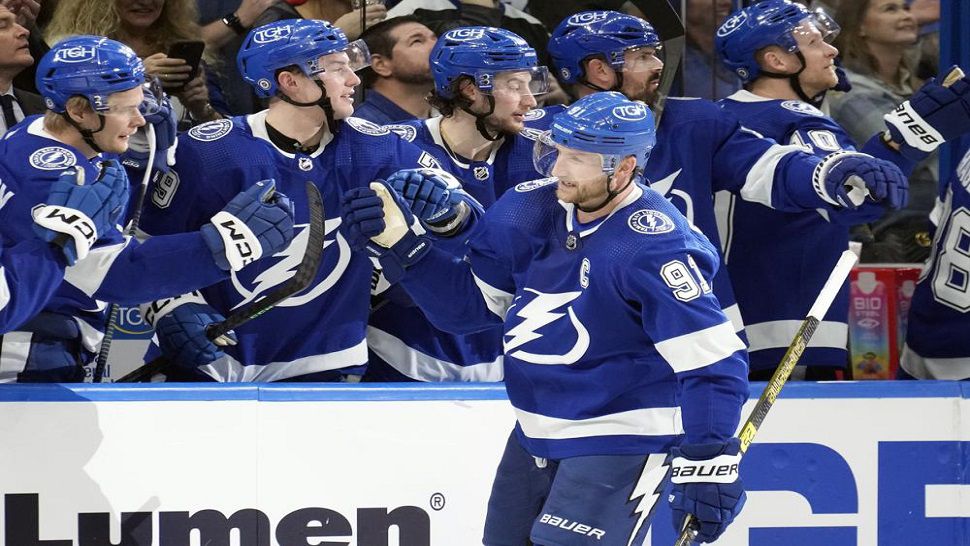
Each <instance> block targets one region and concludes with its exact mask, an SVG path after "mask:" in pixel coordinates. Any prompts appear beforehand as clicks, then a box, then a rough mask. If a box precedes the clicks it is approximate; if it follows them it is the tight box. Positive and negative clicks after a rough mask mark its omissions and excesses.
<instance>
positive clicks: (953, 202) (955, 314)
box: [900, 151, 970, 379]
mask: <svg viewBox="0 0 970 546" xmlns="http://www.w3.org/2000/svg"><path fill="white" fill-rule="evenodd" d="M941 186H942V187H941V195H940V198H939V201H938V202H937V205H936V207H935V208H934V209H933V212H932V213H931V214H930V219H931V220H932V221H933V224H934V225H935V226H936V229H935V233H934V238H933V250H932V254H931V255H930V257H929V259H928V260H927V262H926V264H925V265H924V266H923V271H922V273H921V275H920V280H919V283H918V284H917V285H916V291H915V292H914V293H913V300H912V306H911V307H910V310H909V323H908V330H907V332H906V345H905V346H904V347H903V354H902V357H901V358H900V365H901V366H902V368H903V369H904V370H906V371H907V372H909V374H910V375H913V376H915V377H918V378H920V379H970V336H968V335H967V334H968V332H970V151H967V153H966V155H964V156H963V159H962V160H961V161H960V164H959V166H958V167H957V171H956V173H955V174H954V175H953V176H952V177H951V178H950V179H949V181H948V183H946V184H942V185H941Z"/></svg>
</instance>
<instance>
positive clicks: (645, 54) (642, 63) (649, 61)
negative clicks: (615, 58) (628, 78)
mask: <svg viewBox="0 0 970 546" xmlns="http://www.w3.org/2000/svg"><path fill="white" fill-rule="evenodd" d="M662 59H663V57H662V53H661V49H660V48H659V47H653V46H638V47H631V48H629V49H627V50H625V51H624V52H623V68H622V70H623V72H650V71H651V70H658V69H660V68H662V67H663V65H664V63H663V60H662Z"/></svg>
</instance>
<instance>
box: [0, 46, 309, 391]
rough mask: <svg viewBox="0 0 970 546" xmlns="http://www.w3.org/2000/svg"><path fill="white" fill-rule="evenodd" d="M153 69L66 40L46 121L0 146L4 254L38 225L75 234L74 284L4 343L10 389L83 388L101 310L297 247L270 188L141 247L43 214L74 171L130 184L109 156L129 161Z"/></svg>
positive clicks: (54, 68)
mask: <svg viewBox="0 0 970 546" xmlns="http://www.w3.org/2000/svg"><path fill="white" fill-rule="evenodd" d="M144 71H145V68H144V65H143V64H142V62H141V60H140V59H139V58H138V57H137V56H136V55H135V53H134V52H133V51H132V50H131V49H130V48H129V47H127V46H125V45H123V44H121V43H119V42H116V41H113V40H109V39H107V38H101V37H96V36H78V37H74V38H70V39H67V40H64V41H62V42H60V43H58V44H57V45H56V46H55V47H54V48H52V49H51V50H50V51H49V52H48V53H47V54H46V55H45V56H44V57H43V59H41V61H40V63H39V65H38V68H37V87H38V89H39V90H40V93H41V95H42V96H43V97H44V101H45V103H46V105H47V108H48V111H47V113H46V114H45V115H44V116H36V117H31V118H27V119H25V120H24V121H23V123H21V124H20V125H18V128H17V129H16V130H14V131H10V132H8V133H7V134H5V135H4V138H3V140H0V158H2V160H0V164H2V170H3V174H2V175H0V176H2V179H3V184H4V185H5V188H6V189H5V194H6V195H5V197H4V200H5V203H4V206H3V208H2V210H0V235H2V238H3V240H4V242H5V245H7V246H8V247H9V246H10V245H14V246H16V245H18V244H20V243H22V242H23V241H27V240H32V239H33V238H34V237H35V231H34V226H35V225H36V224H37V223H41V224H42V225H43V226H44V227H46V228H48V229H50V230H52V231H57V232H61V233H72V241H68V242H67V244H65V245H64V251H65V258H66V262H67V265H68V266H70V267H68V268H67V270H66V272H65V275H64V280H65V282H64V283H62V284H61V286H60V287H59V288H58V289H57V291H56V292H55V294H54V296H53V297H52V298H51V299H50V300H49V302H48V303H47V304H46V305H44V306H43V308H42V311H41V312H40V313H39V314H37V315H36V316H35V317H33V318H32V319H31V320H29V321H28V322H26V323H25V324H23V325H22V326H20V327H19V328H20V329H19V330H18V331H14V332H9V333H7V334H6V335H4V336H3V340H2V344H3V345H2V351H3V355H4V371H5V372H7V374H8V375H7V377H6V378H5V379H6V380H11V379H14V378H15V377H16V378H18V379H19V380H20V381H78V380H81V379H83V377H84V368H83V366H84V364H86V363H88V362H90V360H91V358H92V357H93V355H94V351H96V350H97V348H98V344H99V342H100V339H101V335H102V331H103V329H104V326H105V316H104V312H103V309H104V303H103V302H117V303H119V304H128V305H134V304H137V303H140V302H144V301H150V300H152V299H156V298H160V297H166V296H173V295H177V294H180V293H184V292H187V291H190V290H193V289H196V288H199V287H202V286H205V285H207V284H211V283H213V282H216V281H218V280H220V279H223V278H225V277H227V275H228V270H229V269H230V266H229V265H228V264H227V262H229V263H232V262H235V261H238V260H240V259H241V257H240V255H241V254H242V253H244V252H245V253H250V252H252V251H254V250H258V251H261V252H263V253H266V254H272V253H274V252H276V251H277V250H278V249H279V248H282V246H283V245H284V244H285V243H286V242H288V241H289V238H290V237H291V234H292V216H291V212H290V211H289V208H288V206H287V205H286V200H285V198H284V197H282V196H279V200H273V199H270V198H269V197H268V194H269V193H271V192H272V184H266V185H264V186H263V187H261V188H256V189H254V190H253V191H251V192H248V193H245V194H241V195H238V196H236V197H235V198H233V199H232V201H231V202H230V203H229V204H228V205H227V206H226V207H225V209H224V210H222V211H221V212H220V215H221V216H220V217H219V219H218V220H219V222H218V224H215V223H211V222H209V221H208V219H206V220H204V221H203V222H202V224H205V225H204V226H203V227H202V231H201V232H194V233H182V234H177V235H172V236H170V237H164V238H155V239H151V240H148V241H146V242H144V243H141V244H139V243H138V242H137V241H134V240H131V239H126V238H124V237H122V235H121V233H120V232H119V231H118V227H117V226H116V225H112V227H111V228H110V229H106V230H105V232H104V233H102V234H99V235H100V238H99V239H98V240H97V241H95V240H94V236H95V234H94V230H93V229H90V226H88V225H86V224H85V219H84V218H83V217H82V216H81V215H79V214H74V213H72V212H70V211H67V212H65V211H64V210H63V209H58V208H57V207H53V208H52V207H38V205H40V204H41V203H43V201H44V200H45V199H46V198H47V197H48V195H49V194H50V193H51V192H52V189H53V187H54V186H56V185H57V183H58V182H57V181H58V178H59V176H60V174H61V173H62V172H63V171H64V170H65V169H67V168H69V167H73V168H75V169H77V170H78V171H83V172H84V175H83V176H84V179H85V180H97V179H98V178H99V177H100V176H101V171H104V172H105V177H106V178H107V177H110V176H123V175H122V174H121V168H120V166H118V165H117V163H115V162H113V161H111V160H110V158H111V157H113V156H114V155H116V154H121V153H123V152H125V150H126V149H127V147H128V138H129V136H130V135H131V134H132V133H133V132H134V131H135V129H137V128H138V127H140V126H142V125H144V123H145V120H144V118H143V117H142V113H141V112H140V107H141V106H142V105H143V90H142V85H143V84H144V82H145V76H144ZM126 183H127V182H126ZM265 201H272V202H265ZM81 210H82V211H83V210H84V207H82V208H81ZM216 212H219V211H216ZM92 220H93V218H92ZM226 226H228V227H229V228H231V229H233V230H235V231H234V233H240V232H241V233H245V234H246V240H245V244H246V245H248V249H243V248H240V246H239V245H238V244H237V243H236V242H235V241H234V240H232V239H231V238H230V235H231V234H230V233H228V232H227V231H226V230H227V228H226ZM223 235H225V237H223ZM187 264H190V265H191V266H190V267H187V266H186V265H187Z"/></svg>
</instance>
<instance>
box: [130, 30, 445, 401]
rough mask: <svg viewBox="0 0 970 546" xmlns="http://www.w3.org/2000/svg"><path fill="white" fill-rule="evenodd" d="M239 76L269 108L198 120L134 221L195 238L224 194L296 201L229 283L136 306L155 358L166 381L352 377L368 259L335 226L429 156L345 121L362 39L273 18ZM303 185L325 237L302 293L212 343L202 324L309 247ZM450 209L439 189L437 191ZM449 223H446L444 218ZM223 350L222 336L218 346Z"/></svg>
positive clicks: (284, 271) (245, 54)
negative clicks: (255, 192)
mask: <svg viewBox="0 0 970 546" xmlns="http://www.w3.org/2000/svg"><path fill="white" fill-rule="evenodd" d="M237 61H238V66H239V71H240V73H241V74H242V75H243V77H244V78H245V80H246V81H247V82H248V83H249V84H250V85H252V87H253V89H254V91H255V92H256V94H257V95H259V96H260V97H262V98H265V99H269V100H270V104H269V107H268V109H266V110H263V111H261V112H257V113H255V114H252V115H249V116H243V117H236V118H232V119H227V120H218V121H214V122H210V123H206V124H202V125H199V126H197V127H194V128H193V129H192V130H190V131H189V132H188V133H187V134H186V135H184V136H182V137H181V139H180V141H179V145H178V149H177V152H176V162H175V167H174V168H175V171H176V172H177V174H178V183H177V186H175V185H173V186H171V187H169V188H164V191H161V192H159V191H156V192H155V194H154V196H153V199H152V202H151V204H150V205H149V206H148V207H147V209H146V211H145V216H144V218H143V219H142V227H143V229H144V230H145V231H146V232H148V233H151V234H153V235H154V234H158V233H174V232H179V231H185V230H191V229H196V227H197V225H198V223H199V222H200V221H202V219H204V218H206V217H208V216H209V215H211V214H212V212H213V211H217V210H219V208H221V207H222V206H223V204H224V202H225V199H226V196H227V195H231V194H232V193H234V192H236V191H238V190H239V189H242V188H244V187H245V186H246V185H247V184H248V183H249V182H248V181H250V180H258V179H261V178H267V177H271V178H274V179H275V180H276V181H277V184H278V186H279V187H280V189H282V190H283V191H284V192H286V193H287V194H288V195H291V196H292V197H293V200H294V202H295V204H296V214H297V225H298V226H299V227H303V228H304V229H302V230H300V231H299V232H298V234H297V236H296V238H295V239H294V242H293V244H292V245H290V246H289V247H288V248H286V249H285V250H284V251H283V252H281V253H280V254H279V255H277V256H274V257H273V258H272V259H268V260H264V261H262V262H260V264H259V265H257V266H255V268H247V269H246V270H244V271H242V272H240V273H238V274H234V275H233V276H232V278H231V280H230V281H225V282H222V283H219V284H216V285H214V286H211V287H208V288H206V289H204V290H202V291H201V292H200V293H195V294H188V295H185V296H183V297H180V298H176V299H173V300H168V301H159V302H155V303H154V304H152V305H151V306H150V307H148V308H146V312H145V316H146V319H148V320H149V321H151V322H152V323H153V324H154V325H155V328H156V333H157V335H158V338H159V341H160V344H161V350H162V352H163V353H164V354H166V355H167V356H169V357H170V358H172V360H173V361H174V362H175V363H176V364H177V365H176V367H175V368H174V369H173V370H172V373H170V374H169V375H168V378H169V380H189V381H213V380H215V381H260V382H266V381H284V380H286V381H295V380H299V381H343V380H356V379H357V378H359V376H360V375H361V374H362V373H363V371H364V369H365V366H366V363H367V346H366V342H365V333H366V325H367V314H368V307H369V300H370V283H371V272H372V264H371V262H370V260H369V259H368V257H367V256H366V255H363V254H361V253H358V252H351V248H350V245H349V244H348V238H353V237H354V234H353V233H348V232H347V231H346V230H345V229H344V228H342V227H341V223H340V206H339V204H340V199H341V196H342V195H343V194H344V192H346V191H348V190H350V189H352V188H356V187H361V186H366V185H367V184H368V183H369V182H371V181H372V180H375V179H378V178H386V177H388V176H389V175H390V174H392V173H393V172H395V171H397V170H398V169H401V168H407V167H435V166H437V163H436V161H435V160H434V158H433V157H432V156H431V155H429V154H427V153H424V152H422V151H421V150H420V149H418V148H417V147H416V146H414V145H413V144H411V143H409V142H406V141H404V140H402V139H401V138H400V137H398V136H397V135H396V134H395V133H392V132H391V131H389V130H388V129H386V128H384V127H382V126H378V125H375V124H373V123H371V122H368V121H365V120H362V119H358V118H353V117H350V116H351V114H352V112H353V98H352V97H353V94H354V88H355V87H356V86H357V85H358V84H359V83H360V79H359V78H358V77H357V75H356V74H355V70H358V69H361V68H363V67H365V66H367V64H368V62H369V55H368V54H367V50H366V46H364V45H363V42H360V41H357V42H353V43H348V41H347V38H346V36H345V35H344V33H343V32H342V31H341V30H340V29H338V28H336V27H333V26H332V25H330V24H329V23H327V22H325V21H318V20H283V21H278V22H275V23H270V24H267V25H264V26H261V27H258V28H255V29H253V30H252V31H250V33H249V35H248V36H247V37H246V39H245V41H244V42H243V45H242V47H241V48H240V50H239V53H238V56H237ZM307 181H312V182H313V183H314V184H316V185H317V186H318V187H319V189H320V192H321V195H322V197H323V203H324V208H325V213H326V216H327V220H326V242H325V244H324V251H323V261H322V265H321V267H320V270H319V272H318V274H317V277H316V279H315V280H314V281H313V283H312V285H311V287H310V288H308V289H307V290H305V291H304V292H302V293H299V294H296V295H294V296H292V297H290V298H288V299H287V300H285V301H284V302H282V303H281V304H280V305H279V306H278V307H277V308H275V309H274V310H273V311H272V312H270V313H267V314H265V315H263V316H261V317H258V318H256V319H253V320H251V321H250V322H248V323H246V324H245V325H243V326H241V327H239V328H237V329H236V331H235V334H236V336H237V339H238V343H237V344H235V345H234V346H227V347H219V346H217V345H216V344H214V343H212V342H210V341H208V340H207V339H206V337H205V328H206V326H207V325H208V324H210V323H212V322H214V321H218V320H221V318H222V317H224V316H226V315H228V314H229V313H230V312H231V311H232V310H233V309H235V308H237V307H239V306H241V305H244V304H247V303H249V302H252V301H254V300H256V299H258V298H261V297H263V296H265V295H266V294H267V293H270V292H272V291H273V290H274V289H275V288H277V287H278V286H279V285H281V284H283V283H284V282H286V281H287V280H288V279H289V278H291V277H292V276H293V273H294V271H293V270H294V268H295V267H296V265H297V264H298V263H299V262H300V259H301V257H302V256H303V254H304V253H305V251H306V245H307V240H308V237H309V231H308V230H307V229H306V225H307V221H308V208H307V203H306V202H305V200H304V199H302V198H298V197H297V196H302V195H303V194H304V185H305V183H306V182H307ZM436 195H437V196H438V197H439V198H441V199H443V200H447V199H448V198H449V195H448V192H447V191H443V192H438V193H437V194H436ZM442 221H444V222H446V223H447V222H448V221H450V218H444V217H442ZM227 341H228V342H231V340H227Z"/></svg>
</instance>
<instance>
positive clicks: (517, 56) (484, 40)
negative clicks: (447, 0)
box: [430, 27, 549, 99]
mask: <svg viewBox="0 0 970 546" xmlns="http://www.w3.org/2000/svg"><path fill="white" fill-rule="evenodd" d="M430 60H431V73H432V74H433V75H434V87H435V93H437V95H438V96H440V97H442V98H445V99H451V98H454V97H455V93H454V88H453V87H452V84H453V83H454V82H456V81H458V79H459V78H460V77H462V76H468V77H470V78H472V79H473V80H474V81H475V85H476V86H477V87H478V88H479V89H480V90H482V92H484V93H487V94H491V93H492V91H493V90H494V84H495V80H496V76H497V75H498V73H500V72H510V71H515V72H523V71H527V72H529V73H530V74H531V76H532V78H531V81H529V82H528V85H527V87H525V88H522V89H518V90H517V91H518V92H520V93H525V92H527V93H529V94H532V95H541V94H542V93H546V92H548V91H549V72H548V70H547V69H546V67H545V66H539V63H538V58H537V56H536V50H535V49H533V48H532V47H531V46H530V45H529V44H528V42H526V41H525V40H524V39H523V38H522V37H521V36H519V35H518V34H516V33H514V32H511V31H508V30H505V29H501V28H495V27H461V28H456V29H453V30H449V31H448V32H446V33H444V34H442V35H441V36H440V37H438V41H437V42H436V43H435V45H434V48H432V50H431V59H430Z"/></svg>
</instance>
